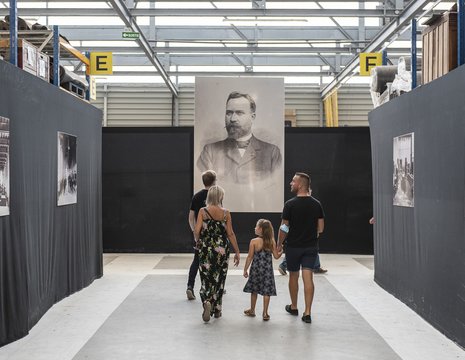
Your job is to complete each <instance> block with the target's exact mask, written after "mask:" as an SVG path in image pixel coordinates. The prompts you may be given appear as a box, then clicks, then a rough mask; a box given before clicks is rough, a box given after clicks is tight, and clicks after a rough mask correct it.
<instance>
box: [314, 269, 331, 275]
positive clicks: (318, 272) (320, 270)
mask: <svg viewBox="0 0 465 360" xmlns="http://www.w3.org/2000/svg"><path fill="white" fill-rule="evenodd" d="M327 272H328V270H326V269H323V268H321V267H319V268H318V269H315V270H313V273H314V274H326V273H327Z"/></svg>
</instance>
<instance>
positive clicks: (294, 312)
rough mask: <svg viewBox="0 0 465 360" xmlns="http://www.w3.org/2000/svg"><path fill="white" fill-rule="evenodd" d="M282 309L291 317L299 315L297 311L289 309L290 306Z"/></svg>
mask: <svg viewBox="0 0 465 360" xmlns="http://www.w3.org/2000/svg"><path fill="white" fill-rule="evenodd" d="M284 309H286V311H287V312H288V313H289V314H291V315H294V316H297V315H299V310H298V309H293V308H291V305H286V306H285V307H284Z"/></svg>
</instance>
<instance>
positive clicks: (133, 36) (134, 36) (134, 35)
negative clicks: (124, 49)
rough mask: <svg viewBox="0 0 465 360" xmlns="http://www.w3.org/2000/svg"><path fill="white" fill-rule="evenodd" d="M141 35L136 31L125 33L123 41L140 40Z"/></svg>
mask: <svg viewBox="0 0 465 360" xmlns="http://www.w3.org/2000/svg"><path fill="white" fill-rule="evenodd" d="M139 38H140V34H139V33H138V32H134V31H123V39H139Z"/></svg>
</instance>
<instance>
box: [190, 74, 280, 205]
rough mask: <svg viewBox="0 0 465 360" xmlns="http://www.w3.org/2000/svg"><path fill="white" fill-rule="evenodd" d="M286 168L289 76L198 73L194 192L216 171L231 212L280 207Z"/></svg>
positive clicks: (196, 83)
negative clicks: (205, 175)
mask: <svg viewBox="0 0 465 360" xmlns="http://www.w3.org/2000/svg"><path fill="white" fill-rule="evenodd" d="M283 169H284V80H283V79H282V78H218V77H211V78H209V77H205V78H196V82H195V126H194V191H198V190H199V189H201V188H202V187H203V184H202V180H201V174H202V172H203V171H206V170H214V171H215V172H216V173H217V184H218V185H220V186H221V187H223V188H224V189H225V193H226V194H225V200H224V206H226V207H227V208H228V209H230V210H231V211H235V212H280V211H281V210H282V206H283V202H284V191H283V186H284V174H283V172H284V170H283Z"/></svg>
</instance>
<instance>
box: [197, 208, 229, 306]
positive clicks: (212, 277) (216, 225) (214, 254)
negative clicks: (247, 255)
mask: <svg viewBox="0 0 465 360" xmlns="http://www.w3.org/2000/svg"><path fill="white" fill-rule="evenodd" d="M203 209H204V210H205V213H206V214H207V215H208V218H207V219H203V229H202V231H201V233H200V241H199V242H200V250H199V263H200V267H199V272H200V280H201V281H202V286H201V288H200V298H201V299H202V303H204V302H205V301H207V300H208V301H210V303H211V304H212V310H211V315H213V314H214V312H215V311H221V305H222V301H223V290H224V283H225V281H226V275H227V273H228V261H229V245H228V238H227V236H226V228H225V227H226V211H225V212H224V217H223V220H215V219H213V218H212V216H211V215H210V214H209V212H208V211H207V209H206V208H203Z"/></svg>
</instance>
